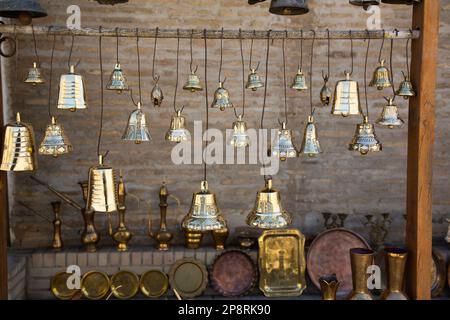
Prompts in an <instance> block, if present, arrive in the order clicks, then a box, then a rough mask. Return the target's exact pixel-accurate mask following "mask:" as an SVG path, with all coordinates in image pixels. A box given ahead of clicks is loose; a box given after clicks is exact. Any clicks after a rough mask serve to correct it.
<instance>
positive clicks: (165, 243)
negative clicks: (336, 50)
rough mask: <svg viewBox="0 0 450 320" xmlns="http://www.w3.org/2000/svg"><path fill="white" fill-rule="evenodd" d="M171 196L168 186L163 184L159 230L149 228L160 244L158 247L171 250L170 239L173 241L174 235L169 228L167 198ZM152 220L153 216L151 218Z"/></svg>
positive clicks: (160, 195) (151, 235)
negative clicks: (154, 230) (153, 230)
mask: <svg viewBox="0 0 450 320" xmlns="http://www.w3.org/2000/svg"><path fill="white" fill-rule="evenodd" d="M168 197H169V191H168V190H167V188H166V186H165V185H164V184H163V185H162V186H161V188H160V189H159V209H160V210H159V211H160V214H161V217H160V222H159V230H158V231H157V232H152V230H151V226H150V228H149V235H150V237H151V238H153V239H154V240H155V241H156V242H157V243H158V244H157V245H156V248H157V249H158V250H161V251H166V250H169V247H170V241H172V238H173V235H172V233H170V232H169V230H167V207H168V204H167V199H168ZM149 219H150V220H149V221H151V217H150V218H149Z"/></svg>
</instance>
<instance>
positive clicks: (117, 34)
mask: <svg viewBox="0 0 450 320" xmlns="http://www.w3.org/2000/svg"><path fill="white" fill-rule="evenodd" d="M116 61H117V64H120V60H119V28H118V27H116Z"/></svg>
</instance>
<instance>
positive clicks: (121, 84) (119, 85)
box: [106, 63, 129, 93]
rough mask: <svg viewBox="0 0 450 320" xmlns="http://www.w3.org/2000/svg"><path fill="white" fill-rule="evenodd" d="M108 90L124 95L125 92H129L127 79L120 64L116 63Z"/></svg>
mask: <svg viewBox="0 0 450 320" xmlns="http://www.w3.org/2000/svg"><path fill="white" fill-rule="evenodd" d="M106 89H108V90H114V91H117V93H122V92H123V91H128V90H129V88H128V84H127V78H126V76H125V74H124V72H123V70H122V68H121V66H120V63H116V65H115V66H114V70H113V72H112V73H111V76H110V78H109V83H108V85H107V86H106Z"/></svg>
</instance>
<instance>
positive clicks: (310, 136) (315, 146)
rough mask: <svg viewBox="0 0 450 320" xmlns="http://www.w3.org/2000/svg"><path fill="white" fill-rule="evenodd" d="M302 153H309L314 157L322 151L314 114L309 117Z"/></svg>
mask: <svg viewBox="0 0 450 320" xmlns="http://www.w3.org/2000/svg"><path fill="white" fill-rule="evenodd" d="M300 153H302V154H307V155H308V156H310V157H314V156H316V155H318V154H319V153H322V148H321V147H320V142H319V137H318V135H317V129H316V125H315V124H314V118H313V116H309V117H308V123H307V124H306V127H305V133H304V135H303V141H302V146H301V148H300Z"/></svg>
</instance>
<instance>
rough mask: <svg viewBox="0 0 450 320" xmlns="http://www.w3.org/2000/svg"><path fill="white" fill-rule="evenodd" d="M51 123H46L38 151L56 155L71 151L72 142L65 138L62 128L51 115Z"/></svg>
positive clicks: (43, 153)
mask: <svg viewBox="0 0 450 320" xmlns="http://www.w3.org/2000/svg"><path fill="white" fill-rule="evenodd" d="M51 121H52V122H51V124H49V125H47V129H46V130H45V136H44V138H43V139H42V142H41V144H40V145H39V149H38V152H39V154H42V155H50V156H53V157H55V158H56V157H58V156H59V155H63V154H67V153H70V152H72V149H73V148H72V144H71V143H70V141H69V139H68V138H67V136H66V134H65V131H64V128H63V126H62V125H61V124H59V123H57V122H56V118H55V117H52V120H51Z"/></svg>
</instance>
